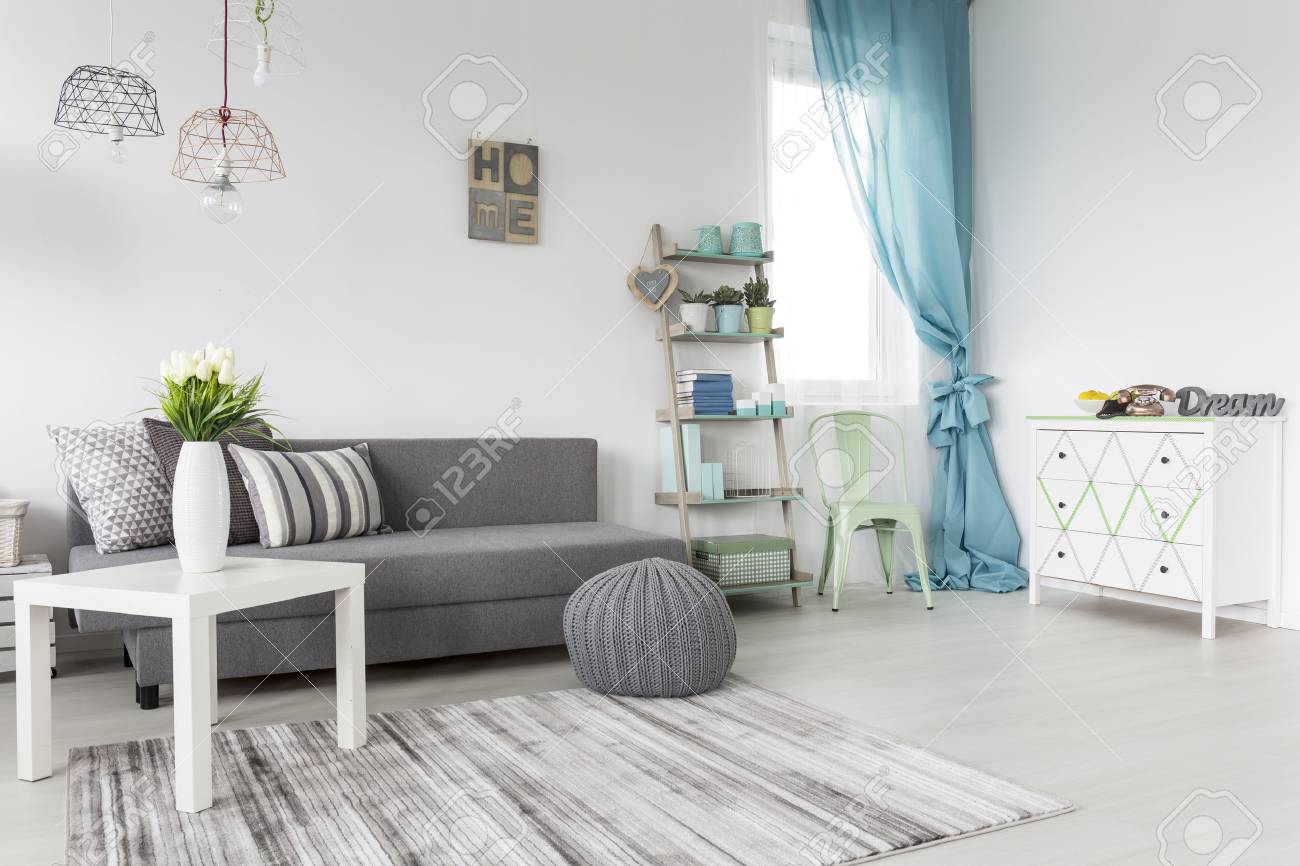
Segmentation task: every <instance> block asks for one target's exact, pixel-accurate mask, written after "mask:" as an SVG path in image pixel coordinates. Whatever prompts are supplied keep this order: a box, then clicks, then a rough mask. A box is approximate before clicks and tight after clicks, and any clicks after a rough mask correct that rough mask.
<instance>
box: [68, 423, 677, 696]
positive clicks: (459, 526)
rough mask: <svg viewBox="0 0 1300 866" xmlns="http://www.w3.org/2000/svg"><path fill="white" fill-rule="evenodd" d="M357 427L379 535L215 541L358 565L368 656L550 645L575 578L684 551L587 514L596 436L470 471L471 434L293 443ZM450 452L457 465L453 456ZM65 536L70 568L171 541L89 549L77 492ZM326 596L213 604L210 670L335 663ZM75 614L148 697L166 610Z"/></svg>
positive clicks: (165, 659) (165, 678)
mask: <svg viewBox="0 0 1300 866" xmlns="http://www.w3.org/2000/svg"><path fill="white" fill-rule="evenodd" d="M360 441H365V442H367V443H369V447H370V455H371V459H372V464H373V466H374V471H375V478H376V481H377V482H378V484H379V489H380V493H381V495H382V496H383V502H384V514H385V521H386V522H387V523H388V524H389V525H390V526H391V527H392V528H393V530H394V532H393V533H392V534H391V535H374V536H363V537H359V538H349V539H340V540H337V541H327V542H324V543H321V544H309V545H301V546H297V547H285V548H277V549H273V550H266V549H263V548H262V547H261V546H260V545H258V544H244V545H237V546H234V547H231V548H230V549H229V553H230V555H231V556H264V557H273V558H285V559H317V560H336V561H344V562H362V563H365V565H366V571H367V574H368V578H367V580H366V660H367V662H368V663H371V664H375V663H381V662H393V661H404V660H409V659H427V658H437V657H439V656H448V655H459V654H463V653H479V652H488V651H495V650H507V649H519V648H522V647H535V646H549V645H553V644H562V643H564V633H563V622H562V620H563V613H564V605H565V602H566V601H567V600H568V598H569V595H570V593H572V592H573V590H574V589H576V588H577V587H578V586H579V585H580V584H581V583H582V581H584V580H586V579H588V578H590V577H593V576H594V575H596V574H598V573H600V572H601V571H604V570H605V569H607V568H612V567H613V566H615V565H619V564H622V563H625V562H629V561H632V560H636V559H642V558H645V557H650V556H660V557H664V558H665V559H672V560H676V561H678V562H685V561H686V559H685V546H684V545H683V544H682V542H681V540H680V539H678V538H671V537H668V536H663V535H657V534H653V533H649V532H642V531H640V530H636V529H628V528H626V527H623V526H616V525H614V524H610V523H600V522H597V521H596V442H595V440H592V439H519V440H517V441H515V442H514V443H513V447H511V448H510V449H509V450H506V449H505V448H504V447H501V446H498V447H497V448H496V449H495V453H496V454H497V456H498V460H497V462H495V463H493V464H492V466H491V468H490V469H489V470H487V472H486V474H483V475H482V477H481V478H479V479H478V480H477V481H473V479H474V478H475V477H477V476H478V475H479V474H480V473H482V472H483V464H482V463H481V462H476V463H472V464H471V462H470V458H469V457H467V456H466V455H467V452H470V453H473V452H472V451H471V449H475V448H480V447H481V446H480V444H479V443H478V442H477V440H474V439H304V440H295V441H294V442H293V447H294V449H295V450H298V451H315V450H324V449H330V448H339V447H343V446H345V445H351V444H354V443H356V442H360ZM458 464H459V465H460V466H461V467H462V468H463V469H464V470H466V471H464V473H463V475H462V473H461V472H460V471H458V470H456V469H454V468H452V467H455V466H457V465H458ZM449 469H450V473H449ZM466 487H469V489H468V490H466ZM454 490H461V491H464V494H463V496H458V497H457V500H456V501H455V503H454V504H453V503H452V502H450V501H448V499H447V497H446V496H445V494H444V492H442V491H454ZM421 508H423V509H424V510H423V511H421ZM408 512H409V513H410V514H411V515H412V516H411V517H410V518H408ZM417 518H422V519H425V522H424V523H417V522H415V521H416V519H417ZM408 520H409V521H410V522H411V523H413V524H414V526H413V527H412V526H408ZM68 545H69V551H68V569H69V570H70V571H86V570H90V569H95V568H106V567H109V566H114V565H123V564H127V563H133V562H147V561H150V560H155V559H164V558H167V557H171V556H175V550H174V549H173V548H172V547H171V545H166V546H163V547H153V548H146V549H142V550H132V551H127V552H125V553H114V554H107V555H105V554H100V553H98V552H96V550H95V547H94V540H93V538H92V536H91V534H90V528H89V526H87V524H86V523H85V521H84V520H83V518H82V517H81V514H80V512H79V510H78V508H77V506H76V503H75V502H74V503H71V504H70V507H69V509H68ZM332 610H333V603H332V594H330V593H323V594H321V595H315V596H310V597H307V598H301V599H296V600H294V601H289V602H282V603H278V604H270V605H266V606H263V607H256V608H250V609H248V610H245V611H242V612H236V613H231V614H225V615H222V616H220V617H218V618H217V623H218V625H217V673H218V676H219V677H221V678H227V677H247V676H262V675H266V674H271V673H288V672H292V670H293V667H297V668H298V669H299V670H304V671H305V670H311V669H314V668H330V667H333V666H334V643H333V641H334V638H333V633H334V628H333V624H332V623H328V622H325V623H323V622H322V621H323V620H326V619H327V618H328V617H329V616H330V612H331V611H332ZM73 619H74V623H75V625H76V627H77V628H78V629H79V630H80V631H83V632H102V631H121V632H122V635H123V642H124V644H125V648H126V649H125V652H126V656H127V661H128V663H130V664H133V665H134V667H135V673H136V698H137V701H138V702H139V703H140V706H141V707H142V708H146V709H151V708H153V707H156V706H157V705H158V686H159V685H160V684H163V683H170V682H171V677H172V655H171V628H170V626H169V625H168V623H167V621H166V620H161V619H153V618H149V617H138V616H124V615H120V614H112V613H103V612H99V611H89V610H83V611H75V612H74V616H73ZM318 626H319V627H318ZM273 645H274V646H273ZM281 653H283V654H285V655H288V658H289V661H291V662H292V664H293V667H291V666H290V664H289V663H288V662H286V661H285V659H284V656H283V655H281Z"/></svg>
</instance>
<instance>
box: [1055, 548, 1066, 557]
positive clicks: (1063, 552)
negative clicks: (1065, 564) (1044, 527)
mask: <svg viewBox="0 0 1300 866" xmlns="http://www.w3.org/2000/svg"><path fill="white" fill-rule="evenodd" d="M1056 556H1057V558H1058V559H1065V551H1064V550H1058V551H1056Z"/></svg>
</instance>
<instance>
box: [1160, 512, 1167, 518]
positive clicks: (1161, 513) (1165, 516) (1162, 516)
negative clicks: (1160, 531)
mask: <svg viewBox="0 0 1300 866" xmlns="http://www.w3.org/2000/svg"><path fill="white" fill-rule="evenodd" d="M1160 519H1161V520H1168V519H1169V512H1168V511H1162V512H1160Z"/></svg>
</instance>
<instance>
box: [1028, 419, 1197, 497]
mask: <svg viewBox="0 0 1300 866" xmlns="http://www.w3.org/2000/svg"><path fill="white" fill-rule="evenodd" d="M1205 447H1206V445H1205V441H1204V436H1203V434H1201V433H1145V432H1140V431H1133V432H1130V431H1127V430H1124V431H1105V430H1039V431H1038V434H1037V437H1036V442H1035V452H1036V453H1035V457H1036V460H1037V465H1038V477H1039V478H1044V479H1047V478H1052V479H1058V480H1066V481H1100V482H1103V483H1106V484H1143V485H1145V486H1147V487H1179V488H1189V489H1199V488H1200V487H1201V485H1202V483H1203V479H1202V478H1201V477H1200V475H1201V473H1198V472H1197V471H1196V469H1195V468H1194V467H1195V466H1196V463H1195V459H1196V456H1197V455H1198V454H1199V453H1200V452H1201V450H1202V449H1203V448H1205Z"/></svg>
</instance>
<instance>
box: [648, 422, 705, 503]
mask: <svg viewBox="0 0 1300 866" xmlns="http://www.w3.org/2000/svg"><path fill="white" fill-rule="evenodd" d="M682 458H683V461H682V462H683V463H685V466H686V489H687V490H688V491H690V492H692V493H701V492H703V489H704V487H703V483H704V479H703V464H702V463H701V457H700V425H699V424H683V425H682ZM659 489H660V490H661V491H663V492H664V493H675V492H677V463H676V457H675V456H674V455H673V428H672V425H670V424H665V425H664V426H663V427H661V428H659Z"/></svg>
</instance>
